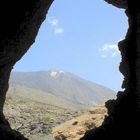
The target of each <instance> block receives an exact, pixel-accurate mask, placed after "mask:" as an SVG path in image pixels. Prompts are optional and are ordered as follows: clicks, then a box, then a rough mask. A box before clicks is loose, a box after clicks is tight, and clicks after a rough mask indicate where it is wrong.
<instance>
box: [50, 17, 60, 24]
mask: <svg viewBox="0 0 140 140" xmlns="http://www.w3.org/2000/svg"><path fill="white" fill-rule="evenodd" d="M48 21H49V23H50V25H51V26H58V24H59V20H58V19H55V18H50V19H48Z"/></svg>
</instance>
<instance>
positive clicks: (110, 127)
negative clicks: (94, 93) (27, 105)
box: [0, 0, 140, 140]
mask: <svg viewBox="0 0 140 140" xmlns="http://www.w3.org/2000/svg"><path fill="white" fill-rule="evenodd" d="M105 1H106V2H108V3H110V4H113V5H114V6H116V7H118V8H125V9H126V15H127V16H128V19H129V20H128V22H129V29H128V32H127V35H126V37H125V39H124V40H123V41H121V42H119V50H120V51H121V55H122V62H121V63H120V67H119V69H120V72H121V73H122V74H123V75H124V81H123V85H122V87H123V88H125V91H123V92H118V94H117V99H116V100H110V101H107V102H106V107H107V109H108V114H109V116H108V117H106V118H105V120H104V122H103V124H102V126H100V127H99V128H97V129H94V130H91V131H89V132H87V133H86V134H85V136H84V137H83V138H81V140H89V139H95V140H96V139H98V140H99V139H110V140H111V139H121V138H125V137H127V136H128V137H132V138H133V139H135V137H136V138H137V137H139V132H138V130H139V126H140V119H139V118H140V112H139V110H140V107H139V103H140V101H139V98H140V88H139V87H140V86H139V83H140V61H139V59H140V55H139V53H140V35H139V30H140V5H139V3H138V1H135V2H134V1H133V2H132V0H105ZM52 2H53V0H30V1H28V0H24V1H16V0H13V1H7V0H6V1H5V0H3V1H2V2H1V5H0V17H1V26H0V31H1V37H0V73H1V74H0V139H1V140H27V138H25V137H24V136H23V135H21V134H20V133H19V132H17V131H15V130H12V129H11V128H10V125H9V123H8V121H7V120H6V119H5V117H4V114H3V106H4V102H5V97H6V92H7V90H8V80H9V76H10V73H11V70H12V68H13V66H14V65H15V63H16V62H17V61H18V60H20V59H21V57H22V56H23V55H24V54H25V53H26V52H27V50H28V49H29V48H30V46H31V45H32V44H33V43H34V41H35V38H36V35H37V33H38V30H39V28H40V26H41V24H42V22H43V21H44V20H45V18H46V14H47V12H48V9H49V7H50V5H51V3H52ZM87 4H88V3H87ZM32 27H34V28H32Z"/></svg>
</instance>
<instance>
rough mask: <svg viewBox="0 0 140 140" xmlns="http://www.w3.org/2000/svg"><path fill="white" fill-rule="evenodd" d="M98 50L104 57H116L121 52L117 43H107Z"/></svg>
mask: <svg viewBox="0 0 140 140" xmlns="http://www.w3.org/2000/svg"><path fill="white" fill-rule="evenodd" d="M98 51H99V53H100V54H101V57H103V58H106V57H112V58H114V57H116V56H118V54H120V52H119V49H118V46H117V44H105V45H103V47H101V48H100V49H99V50H98Z"/></svg>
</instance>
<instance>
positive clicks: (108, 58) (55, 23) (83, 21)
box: [14, 0, 128, 91]
mask: <svg viewBox="0 0 140 140" xmlns="http://www.w3.org/2000/svg"><path fill="white" fill-rule="evenodd" d="M127 28H128V24H127V18H126V16H125V14H124V10H120V9H118V8H115V7H113V6H111V5H109V4H107V3H105V2H104V1H103V0H87V1H85V0H66V1H64V0H55V2H54V3H53V5H52V6H51V8H50V10H49V13H48V15H47V19H46V20H45V21H44V22H43V24H42V26H41V28H40V30H39V33H38V36H37V38H36V42H35V43H34V44H33V45H32V47H31V48H30V50H29V51H28V53H27V54H26V55H25V56H24V57H23V58H22V60H20V61H19V62H18V63H17V64H16V66H15V67H14V71H42V70H49V69H57V70H63V71H68V72H71V73H74V74H77V75H79V76H81V77H83V78H85V79H87V80H90V81H93V82H96V83H98V84H101V85H104V86H107V87H109V88H111V89H113V90H115V91H118V90H120V89H121V83H122V80H123V77H122V75H121V74H120V72H119V70H118V66H119V62H120V54H119V51H118V49H117V42H118V41H119V40H121V39H123V38H124V36H125V34H126V31H127Z"/></svg>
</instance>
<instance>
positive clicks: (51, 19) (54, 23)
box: [48, 17, 64, 34]
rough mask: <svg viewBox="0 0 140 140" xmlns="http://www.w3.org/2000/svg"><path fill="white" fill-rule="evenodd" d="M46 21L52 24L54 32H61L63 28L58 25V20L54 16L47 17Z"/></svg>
mask: <svg viewBox="0 0 140 140" xmlns="http://www.w3.org/2000/svg"><path fill="white" fill-rule="evenodd" d="M48 22H49V24H50V25H51V26H52V29H53V32H54V34H63V33H64V29H63V28H62V27H60V23H59V20H58V19H57V18H54V17H48Z"/></svg>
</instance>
